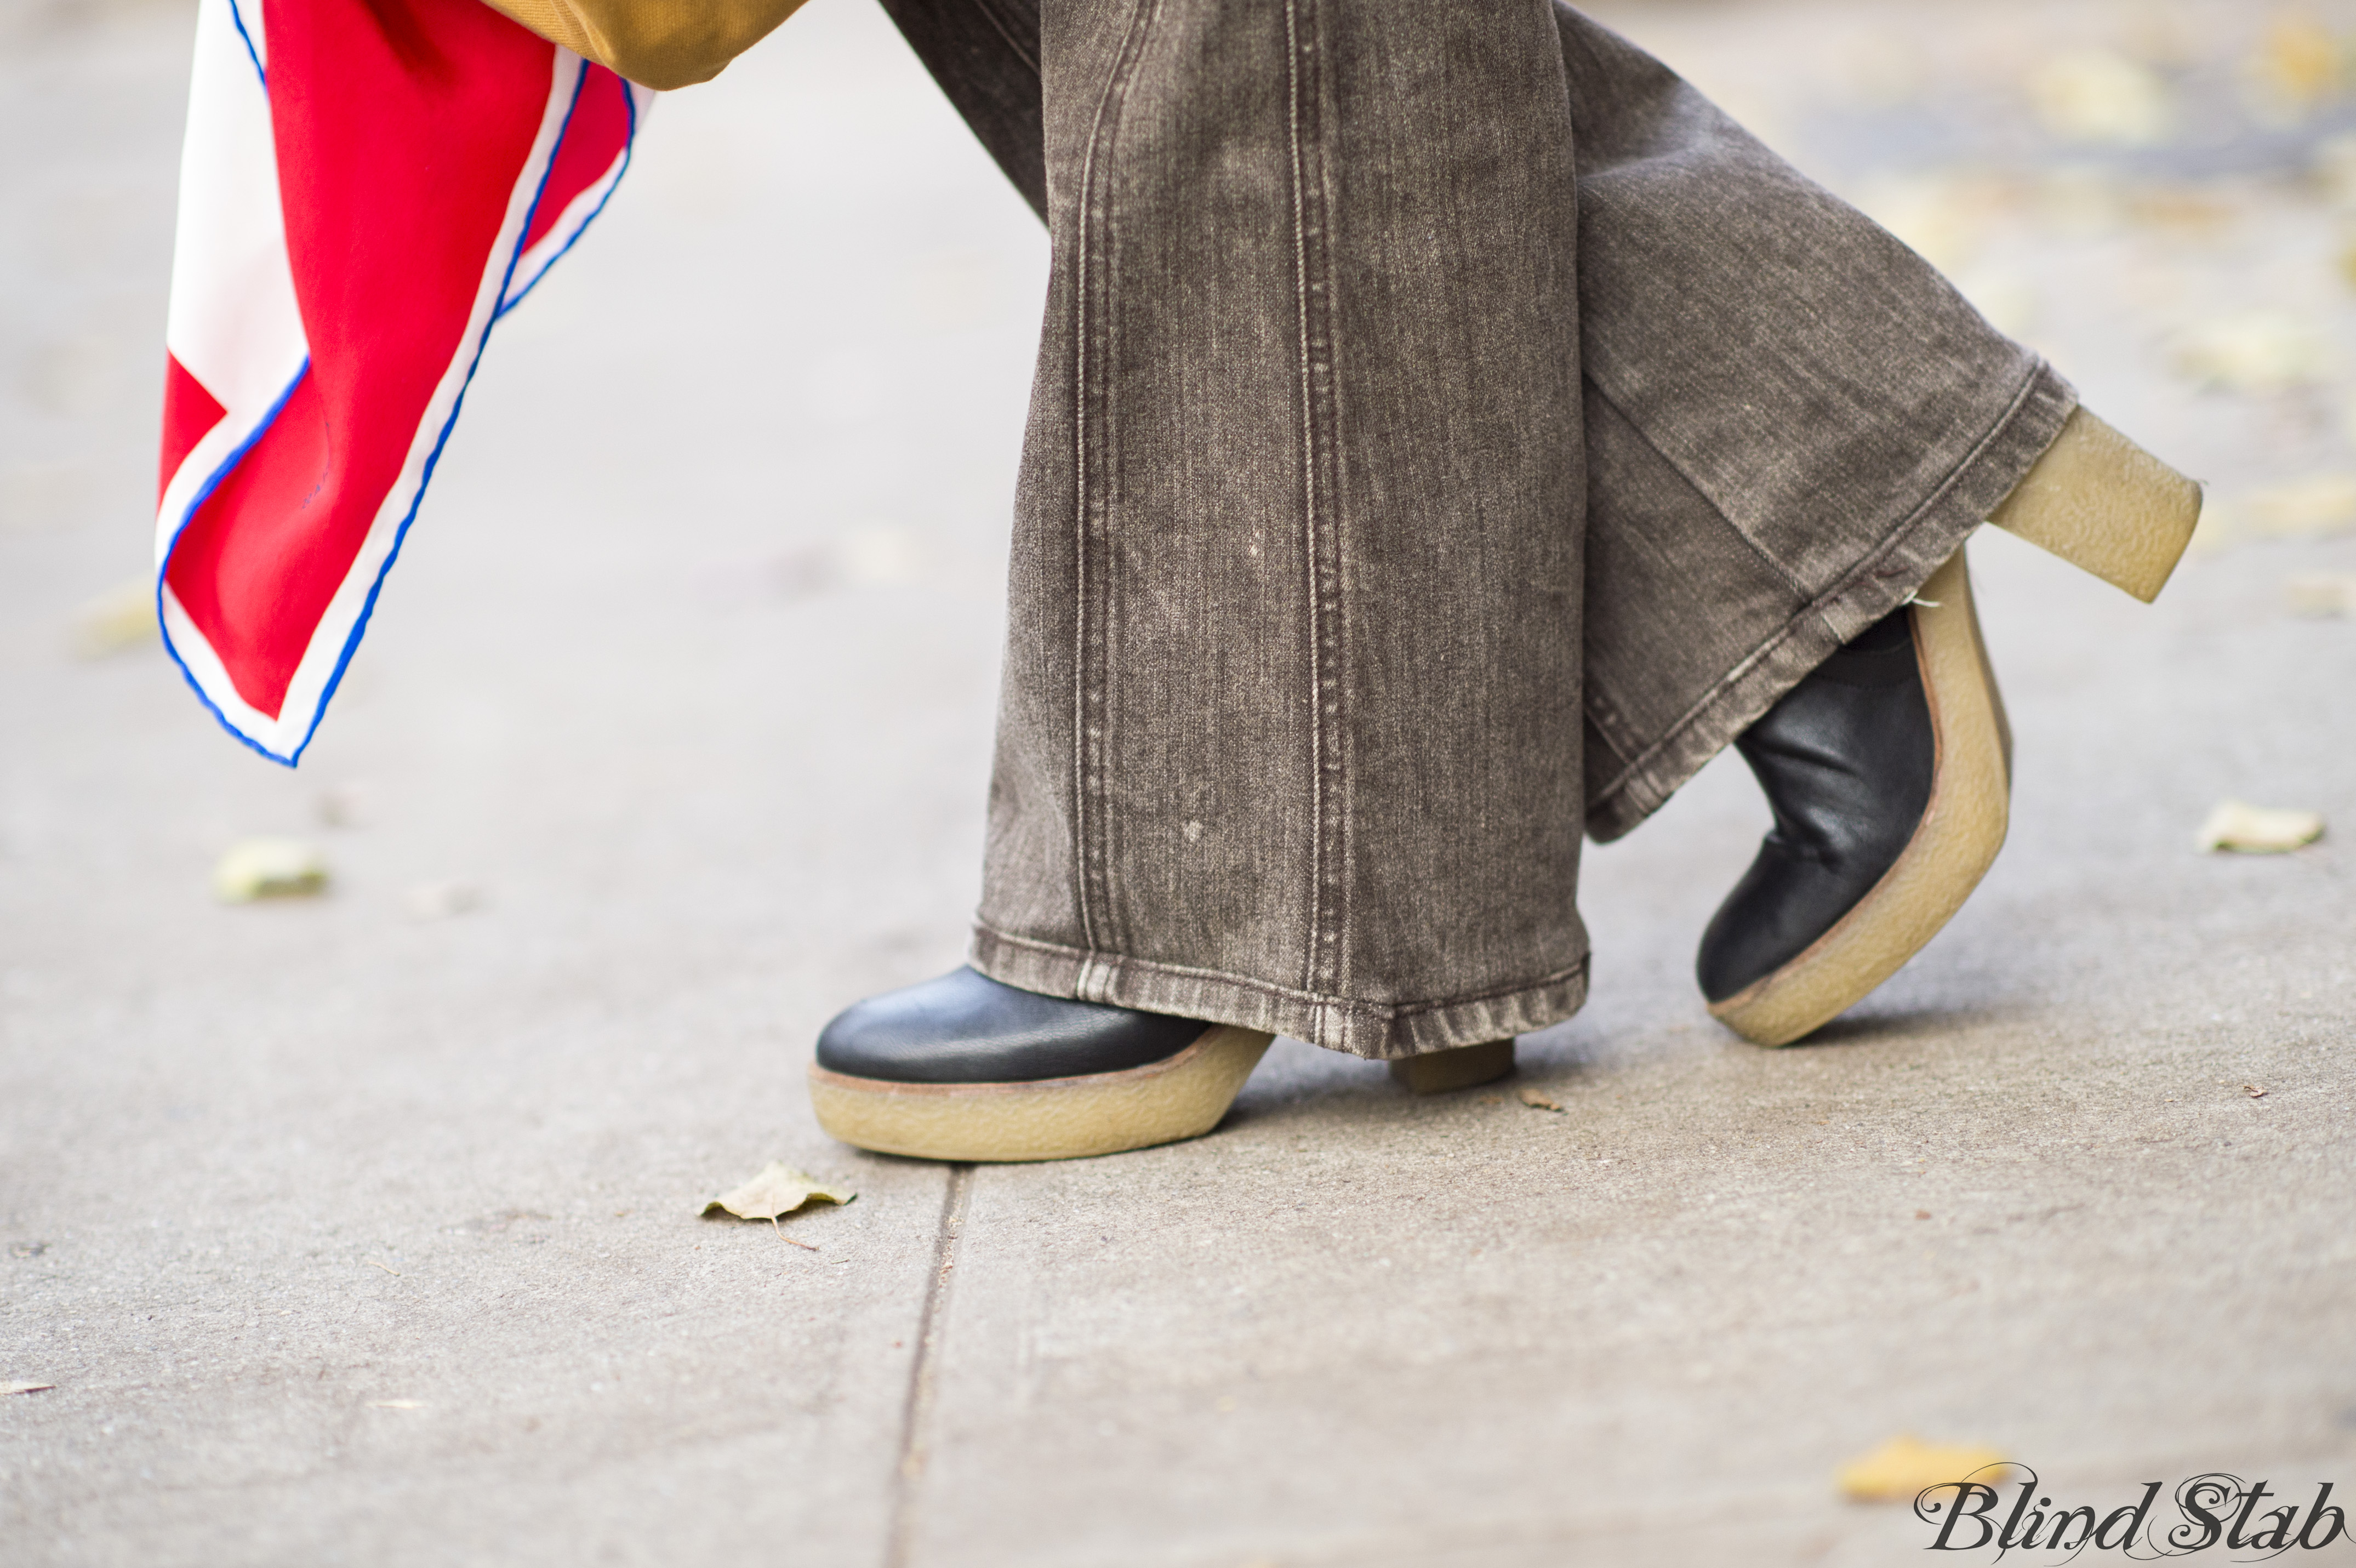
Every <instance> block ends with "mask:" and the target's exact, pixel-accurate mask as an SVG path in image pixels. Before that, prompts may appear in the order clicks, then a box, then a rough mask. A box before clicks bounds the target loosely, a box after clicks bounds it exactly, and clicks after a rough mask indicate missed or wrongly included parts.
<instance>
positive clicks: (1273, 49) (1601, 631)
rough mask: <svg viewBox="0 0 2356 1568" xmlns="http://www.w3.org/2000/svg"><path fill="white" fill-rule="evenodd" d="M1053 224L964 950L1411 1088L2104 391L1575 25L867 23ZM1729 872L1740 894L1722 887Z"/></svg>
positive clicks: (954, 6) (1365, 16) (1510, 1014)
mask: <svg viewBox="0 0 2356 1568" xmlns="http://www.w3.org/2000/svg"><path fill="white" fill-rule="evenodd" d="M884 3H885V5H886V7H887V9H889V10H890V11H891V12H892V14H893V16H894V19H895V20H896V21H897V22H898V23H899V24H900V26H901V27H902V30H903V31H904V32H905V33H906V34H907V36H908V38H909V39H910V41H911V43H912V44H913V45H914V46H915V47H916V51H917V53H918V54H919V55H920V56H921V57H922V58H923V59H924V60H925V61H926V64H927V66H929V67H930V68H931V70H933V71H934V73H935V75H936V76H937V78H938V79H939V80H940V81H941V82H942V85H943V86H944V88H945V89H946V90H947V91H948V93H949V95H950V97H951V99H952V100H953V101H954V102H956V103H957V104H958V108H959V109H960V110H961V111H962V112H963V113H965V114H966V116H967V118H968V120H969V123H970V124H972V125H973V127H974V129H975V131H976V133H977V134H979V135H980V138H981V140H982V142H983V144H984V145H986V146H988V147H989V148H990V150H991V152H992V154H993V155H994V156H996V157H997V158H998V160H999V161H1000V163H1001V166H1003V167H1004V168H1005V169H1006V171H1007V173H1008V175H1009V176H1010V177H1012V179H1013V181H1014V183H1015V184H1016V186H1017V187H1018V188H1021V189H1022V190H1023V193H1024V194H1025V196H1026V197H1028V198H1029V199H1031V201H1032V202H1033V205H1034V206H1035V207H1037V208H1038V209H1040V210H1041V212H1042V214H1043V216H1044V218H1045V220H1046V221H1047V224H1048V227H1049V230H1050V232H1051V235H1052V238H1053V242H1054V263H1053V270H1052V274H1051V282H1050V285H1049V296H1048V302H1047V312H1046V322H1045V328H1044V334H1043V338H1042V343H1041V348H1040V357H1039V367H1038V373H1037V379H1036V382H1035V385H1034V389H1033V401H1032V406H1031V413H1030V424H1029V432H1028V436H1027V439H1026V442H1025V447H1024V453H1023V471H1022V480H1021V484H1020V488H1019V491H1018V497H1017V501H1016V512H1015V520H1014V542H1013V564H1012V591H1011V602H1010V615H1009V628H1008V642H1007V653H1006V668H1005V678H1004V679H1005V684H1004V692H1003V696H1002V701H1001V714H1000V723H999V740H998V754H997V761H996V769H995V775H994V779H993V781H992V785H991V817H990V823H991V826H990V840H989V851H988V864H987V866H986V870H985V876H984V886H983V897H982V906H981V909H980V919H979V923H978V929H977V933H976V939H975V946H974V961H975V963H976V965H977V966H978V967H979V968H980V969H981V970H983V971H984V972H987V973H989V974H991V975H992V976H994V977H996V978H997V979H999V980H1001V981H1004V982H1006V983H1010V984H1013V985H1018V986H1022V987H1024V988H1026V989H1029V990H1033V991H1040V992H1047V993H1055V994H1061V995H1069V996H1080V997H1086V998H1088V999H1091V1000H1097V1001H1105V1002H1112V1003H1118V1004H1123V1005H1127V1006H1131V1007H1141V1008H1147V1009H1151V1010H1152V1011H1156V1012H1163V1013H1173V1014H1178V1015H1184V1016H1189V1017H1196V1018H1203V1019H1206V1020H1214V1021H1217V1022H1222V1023H1230V1024H1238V1025H1246V1026H1255V1027H1259V1028H1265V1029H1270V1030H1276V1031H1280V1032H1281V1033H1285V1034H1289V1035H1292V1036H1298V1037H1300V1038H1303V1039H1307V1040H1311V1041H1313V1042H1315V1043H1316V1044H1319V1045H1323V1046H1327V1047H1333V1048H1336V1049H1340V1050H1346V1051H1352V1052H1355V1053H1357V1054H1360V1055H1363V1056H1369V1057H1398V1056H1407V1055H1412V1054H1415V1053H1418V1052H1422V1051H1430V1050H1438V1049H1443V1048H1446V1047H1453V1046H1462V1045H1468V1044H1472V1043H1475V1042H1478V1041H1483V1040H1489V1039H1495V1038H1499V1037H1502V1036H1508V1035H1512V1034H1515V1033H1520V1032H1523V1031H1526V1030H1530V1029H1535V1028H1538V1027H1541V1026H1545V1025H1547V1024H1550V1023H1553V1022H1555V1021H1557V1020H1558V1019H1560V1018H1563V1017H1565V1016H1567V1015H1569V1014H1570V1013H1572V1012H1573V1011H1575V1010H1576V1009H1577V1008H1578V1006H1579V1004H1580V1000H1581V998H1582V995H1583V993H1584V990H1585V984H1586V972H1587V952H1588V950H1587V939H1586V933H1585V931H1584V929H1583V928H1582V927H1581V925H1580V919H1579V915H1578V912H1577V908H1576V904H1575V891H1576V886H1577V880H1578V870H1579V851H1580V841H1581V836H1582V831H1584V832H1592V833H1593V834H1594V835H1595V836H1596V837H1598V838H1600V839H1608V838H1612V837H1615V836H1617V835H1618V834H1620V833H1622V832H1626V831H1628V830H1629V829H1630V828H1632V827H1633V826H1634V825H1635V824H1636V823H1637V822H1641V821H1642V820H1643V819H1644V816H1645V815H1646V814H1648V813H1649V812H1650V811H1653V810H1654V809H1655V807H1657V806H1658V805H1659V804H1660V803H1661V802H1662V801H1663V800H1665V799H1666V798H1667V797H1668V795H1669V793H1670V791H1671V790H1673V789H1675V788H1676V786H1677V785H1678V784H1679V783H1681V782H1683V781H1684V780H1685V779H1687V778H1688V777H1690V776H1691V775H1692V773H1693V772H1694V771H1695V770H1696V769H1697V768H1699V767H1700V766H1701V765H1702V763H1704V762H1705V761H1707V760H1708V758H1709V757H1711V756H1712V755H1713V754H1714V753H1715V752H1717V751H1718V750H1719V748H1720V747H1722V746H1725V745H1726V744H1727V743H1728V742H1729V741H1730V740H1731V739H1733V737H1734V736H1737V735H1739V734H1740V732H1741V731H1742V730H1743V729H1744V728H1745V727H1746V726H1748V725H1750V723H1751V721H1752V720H1753V719H1754V718H1756V717H1757V716H1758V715H1759V714H1762V713H1763V712H1764V711H1765V710H1766V709H1767V708H1768V706H1770V705H1771V704H1772V703H1773V702H1774V701H1775V699H1776V698H1777V697H1779V696H1781V695H1782V694H1783V692H1785V691H1786V690H1788V689H1789V688H1790V687H1791V686H1792V685H1793V684H1794V682H1797V681H1798V680H1799V679H1800V678H1801V677H1802V676H1803V675H1804V674H1805V673H1806V672H1807V671H1809V670H1810V669H1812V668H1814V667H1815V664H1816V663H1817V662H1818V661H1819V660H1822V659H1823V658H1824V657H1825V656H1826V654H1827V653H1829V652H1830V651H1831V650H1833V649H1834V648H1836V647H1837V646H1838V645H1839V644H1840V643H1841V642H1842V641H1844V640H1845V639H1847V638H1849V637H1851V636H1853V635H1855V634H1856V633H1857V632H1858V631H1859V630H1861V629H1863V628H1865V627H1867V626H1869V625H1870V624H1871V623H1872V622H1874V621H1875V620H1877V619H1879V618H1880V617H1882V616H1884V615H1886V614H1888V613H1889V612H1890V610H1892V609H1893V608H1895V607H1897V606H1899V605H1900V604H1901V603H1903V602H1904V601H1905V599H1906V597H1907V596H1909V595H1910V594H1911V593H1912V591H1913V590H1914V588H1915V587H1917V586H1918V585H1920V584H1921V583H1922V581H1923V580H1924V579H1925V578H1927V577H1928V576H1929V575H1930V574H1931V573H1932V571H1933V569H1935V568H1936V567H1937V566H1938V565H1939V564H1940V563H1941V562H1943V561H1944V559H1945V558H1946V557H1947V556H1948V555H1949V554H1951V553H1953V552H1954V549H1955V548H1956V547H1957V545H1958V544H1959V543H1960V542H1962V540H1963V538H1964V536H1965V534H1966V533H1968V532H1970V531H1971V529H1972V528H1973V527H1974V526H1976V524H1977V522H1978V521H1979V520H1980V519H1981V518H1982V517H1984V516H1985V515H1986V513H1987V510H1989V509H1990V508H1991V507H1992V506H1993V505H1994V504H1995V503H1996V502H1997V500H1998V499H2001V498H2002V497H2003V496H2004V495H2005V493H2006V492H2007V491H2008V490H2009V489H2011V488H2012V486H2013V484H2014V483H2015V482H2016V481H2017V480H2018V479H2019V478H2020V476H2021V475H2022V474H2024V473H2026V472H2027V471H2028V469H2029V466H2030V465H2031V464H2032V463H2034V462H2035V460H2036V458H2037V457H2038V456H2039V455H2040V453H2041V452H2042V451H2043V450H2044V448H2045V447H2046V446H2047V445H2048V444H2050V443H2051V440H2052V439H2053V438H2054V436H2055V435H2057V434H2058V433H2059V432H2060V430H2061V424H2062V421H2063V420H2064V419H2065V418H2066V417H2067V416H2068V414H2069V413H2070V410H2071V408H2072V404H2073V402H2074V399H2073V396H2072V392H2071V391H2070V389H2069V387H2068V386H2067V385H2066V384H2065V383H2064V382H2062V381H2061V380H2060V378H2058V377H2057V376H2055V375H2054V374H2053V372H2052V371H2051V370H2050V369H2048V368H2047V367H2046V366H2045V365H2044V364H2043V362H2042V361H2041V360H2039V359H2038V358H2037V357H2036V356H2035V355H2033V354H2031V353H2029V351H2027V350H2026V349H2022V348H2020V347H2019V346H2018V345H2016V344H2014V343H2012V342H2010V341H2008V340H2007V339H2006V338H2003V337H2002V336H2001V335H1999V334H1998V333H1997V332H1996V331H1995V330H1994V329H1993V328H1990V327H1989V326H1988V325H1987V323H1986V322H1985V321H1984V320H1982V319H1981V318H1980V317H1979V316H1978V315H1977V314H1976V312H1974V311H1973V310H1972V308H1971V307H1970V306H1968V305H1966V304H1965V302H1964V301H1963V300H1962V298H1961V297H1960V296H1958V295H1956V294H1955V293H1954V290H1953V289H1951V288H1950V287H1949V286H1948V285H1946V284H1945V283H1944V281H1943V280H1942V279H1941V278H1940V277H1939V276H1938V275H1937V274H1936V273H1934V272H1933V271H1932V270H1931V269H1930V268H1929V267H1928V266H1926V265H1925V264H1924V263H1922V261H1921V260H1920V259H1918V258H1917V257H1915V256H1914V255H1913V254H1912V252H1909V251H1907V250H1906V249H1905V248H1904V247H1903V246H1901V245H1900V244H1899V243H1898V242H1896V241H1894V240H1892V239H1891V238H1890V236H1888V235H1887V234H1885V233H1884V232H1882V231H1880V230H1879V229H1878V228H1876V227H1875V226H1874V225H1873V224H1871V223H1870V222H1869V221H1867V220H1865V219H1863V218H1862V217H1860V216H1859V215H1858V214H1857V213H1856V212H1855V211H1853V210H1852V209H1848V208H1847V207H1846V206H1844V205H1843V204H1841V203H1840V202H1839V201H1837V200H1836V199H1833V198H1832V197H1831V196H1829V195H1827V194H1826V192H1824V191H1823V190H1821V189H1819V188H1816V187H1815V186H1814V185H1812V184H1810V183H1809V182H1808V181H1807V180H1805V179H1804V178H1802V177H1800V176H1799V175H1797V174H1796V173H1794V171H1793V170H1792V169H1791V168H1790V167H1789V166H1786V165H1784V164H1783V162H1782V161H1781V160H1779V159H1777V158H1776V157H1775V156H1773V155H1772V154H1771V153H1769V152H1768V151H1767V150H1766V149H1764V148H1763V147H1762V146H1761V145H1759V144H1758V143H1757V142H1756V141H1754V140H1752V139H1751V137H1750V136H1749V135H1747V134H1745V133H1744V132H1743V131H1742V130H1741V129H1740V127H1739V126H1737V125H1735V124H1733V123H1732V122H1731V121H1730V120H1728V119H1727V118H1726V117H1725V116H1724V115H1722V114H1721V113H1719V112H1718V111H1717V110H1716V109H1714V108H1713V107H1712V106H1711V105H1710V104H1709V103H1708V102H1706V101H1705V100H1703V99H1702V98H1701V97H1700V96H1699V95H1698V94H1697V93H1696V92H1694V91H1692V90H1691V89H1690V88H1688V87H1687V86H1686V85H1685V84H1684V83H1683V82H1682V81H1679V80H1678V79H1677V78H1676V76H1674V75H1673V74H1671V73H1670V72H1669V71H1668V70H1665V68H1663V67H1662V66H1661V65H1659V64H1658V63H1657V62H1655V61H1654V60H1652V59H1649V58H1648V57H1646V56H1645V55H1644V54H1643V53H1642V52H1640V51H1638V50H1636V49H1635V48H1632V47H1630V46H1629V45H1628V44H1627V43H1625V42H1624V41H1622V40H1621V39H1620V38H1617V37H1615V36H1614V35H1612V34H1611V33H1610V32H1608V31H1606V30H1604V29H1603V28H1601V27H1597V26H1596V25H1594V24H1593V23H1591V22H1589V21H1587V20H1586V19H1585V18H1583V17H1581V16H1579V15H1578V14H1577V13H1576V12H1574V11H1571V10H1569V8H1567V7H1563V6H1558V5H1549V4H1547V0H1461V3H1457V4H1450V5H1432V4H1430V3H1428V0H1044V4H1034V0H884ZM1738 869H1739V868H1737V867H1733V866H1730V867H1729V868H1728V873H1729V876H1730V878H1731V877H1732V876H1733V875H1734V874H1735V872H1736V871H1737V870H1738Z"/></svg>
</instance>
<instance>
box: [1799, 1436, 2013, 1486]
mask: <svg viewBox="0 0 2356 1568" xmlns="http://www.w3.org/2000/svg"><path fill="white" fill-rule="evenodd" d="M2004 1463H2005V1457H2004V1455H2001V1454H1999V1453H1997V1451H1996V1450H1995V1449H1993V1448H1976V1447H1971V1446H1967V1445H1963V1444H1957V1445H1954V1446H1945V1445H1942V1444H1935V1443H1925V1442H1923V1441H1922V1439H1921V1438H1919V1437H1914V1436H1912V1435H1911V1434H1910V1435H1901V1436H1898V1437H1893V1438H1891V1439H1890V1441H1889V1442H1887V1443H1885V1444H1882V1445H1881V1446H1880V1447H1879V1448H1877V1449H1875V1450H1874V1451H1873V1452H1872V1453H1870V1454H1868V1455H1864V1456H1863V1457H1862V1458H1858V1459H1852V1460H1850V1461H1849V1462H1848V1463H1847V1464H1846V1465H1844V1466H1841V1467H1840V1468H1839V1469H1838V1470H1837V1471H1836V1472H1835V1473H1834V1478H1835V1479H1836V1480H1837V1481H1838V1482H1839V1484H1840V1489H1841V1495H1842V1496H1843V1497H1846V1498H1848V1499H1849V1500H1850V1501H1851V1502H1858V1503H1893V1502H1903V1501H1906V1500H1907V1499H1909V1498H1913V1497H1916V1496H1918V1495H1919V1494H1920V1493H1921V1492H1922V1489H1923V1488H1924V1487H1937V1486H1944V1485H1946V1484H1948V1483H1950V1482H1954V1481H1962V1480H1978V1481H1989V1480H1993V1479H1994V1478H1995V1477H1992V1476H1988V1475H1983V1474H1980V1472H1982V1471H1986V1470H1987V1469H1989V1468H1990V1467H1991V1466H1998V1465H2002V1464H2004Z"/></svg>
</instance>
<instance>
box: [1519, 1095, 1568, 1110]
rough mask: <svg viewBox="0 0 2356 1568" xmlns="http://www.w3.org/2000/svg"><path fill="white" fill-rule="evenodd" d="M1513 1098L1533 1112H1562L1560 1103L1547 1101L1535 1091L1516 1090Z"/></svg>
mask: <svg viewBox="0 0 2356 1568" xmlns="http://www.w3.org/2000/svg"><path fill="white" fill-rule="evenodd" d="M1514 1098H1515V1099H1516V1100H1519V1101H1521V1102H1522V1103H1523V1104H1525V1105H1526V1106H1528V1107H1529V1108H1530V1109H1531V1110H1533V1111H1552V1112H1560V1111H1561V1110H1562V1103H1561V1101H1554V1100H1548V1099H1547V1097H1546V1096H1545V1095H1543V1094H1540V1093H1539V1092H1538V1091H1537V1090H1535V1089H1524V1090H1515V1095H1514Z"/></svg>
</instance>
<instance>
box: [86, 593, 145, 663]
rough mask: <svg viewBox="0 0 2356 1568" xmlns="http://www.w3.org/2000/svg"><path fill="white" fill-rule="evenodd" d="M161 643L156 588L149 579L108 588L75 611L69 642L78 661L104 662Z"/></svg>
mask: <svg viewBox="0 0 2356 1568" xmlns="http://www.w3.org/2000/svg"><path fill="white" fill-rule="evenodd" d="M161 640H162V634H161V633H160V632H158V631H157V629H156V627H155V583H154V582H153V581H152V580H151V579H149V578H146V577H139V578H135V579H134V580H133V581H131V582H128V583H124V584H122V585H119V586H117V587H112V588H109V589H107V590H106V592H104V593H102V594H99V595H95V596H92V597H91V598H89V599H86V600H84V601H83V602H82V604H81V607H80V608H79V609H77V610H75V611H74V616H73V630H72V634H71V638H70V641H71V643H72V646H73V652H74V657H75V658H77V659H103V658H105V657H106V656H107V655H108V654H110V653H120V652H122V651H123V650H124V649H126V648H144V647H145V646H146V645H147V644H148V643H151V642H157V641H161Z"/></svg>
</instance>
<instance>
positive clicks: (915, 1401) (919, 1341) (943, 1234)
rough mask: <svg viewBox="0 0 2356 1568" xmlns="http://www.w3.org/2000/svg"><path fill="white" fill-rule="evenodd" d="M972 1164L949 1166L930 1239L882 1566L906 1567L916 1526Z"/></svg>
mask: <svg viewBox="0 0 2356 1568" xmlns="http://www.w3.org/2000/svg"><path fill="white" fill-rule="evenodd" d="M972 1187H973V1166H971V1165H951V1166H949V1179H948V1185H947V1186H946V1187H944V1188H943V1189H942V1192H941V1222H940V1230H939V1233H938V1234H937V1236H936V1237H935V1238H934V1240H933V1272H932V1277H931V1278H930V1279H929V1280H928V1281H927V1282H926V1285H925V1310H924V1316H923V1317H922V1318H921V1319H920V1320H919V1321H918V1323H917V1326H916V1360H915V1361H914V1363H913V1364H912V1365H911V1366H910V1367H909V1369H908V1397H907V1401H906V1402H905V1404H903V1405H902V1407H901V1412H900V1462H899V1464H898V1465H897V1466H895V1467H894V1471H893V1477H892V1512H891V1519H890V1523H889V1527H888V1530H887V1532H886V1534H885V1536H884V1540H883V1568H907V1563H908V1546H909V1536H910V1534H911V1532H912V1531H913V1530H914V1528H915V1525H916V1484H917V1482H918V1481H920V1480H922V1479H923V1478H924V1474H925V1457H926V1449H925V1429H926V1426H928V1425H929V1424H930V1423H931V1420H932V1413H933V1374H934V1368H935V1366H936V1365H937V1363H938V1361H939V1359H940V1342H941V1334H942V1331H943V1329H944V1328H945V1327H946V1326H947V1319H948V1298H949V1280H950V1277H951V1276H952V1275H953V1274H954V1273H956V1270H957V1253H958V1235H959V1233H960V1232H961V1231H962V1230H964V1228H965V1206H966V1197H967V1195H968V1194H969V1192H970V1191H971V1190H972Z"/></svg>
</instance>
